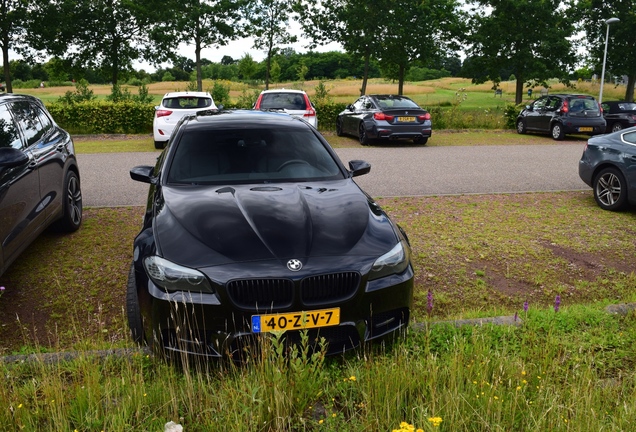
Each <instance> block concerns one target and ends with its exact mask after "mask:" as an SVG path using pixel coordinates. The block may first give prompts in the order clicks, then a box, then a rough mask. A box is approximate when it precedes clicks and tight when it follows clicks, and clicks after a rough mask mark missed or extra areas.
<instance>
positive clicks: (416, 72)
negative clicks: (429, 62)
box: [406, 66, 451, 81]
mask: <svg viewBox="0 0 636 432" xmlns="http://www.w3.org/2000/svg"><path fill="white" fill-rule="evenodd" d="M448 76H451V74H450V72H448V71H447V70H444V69H441V70H437V69H428V68H424V67H418V66H413V67H411V68H410V69H409V70H408V72H407V73H406V81H427V80H434V79H439V78H444V77H448Z"/></svg>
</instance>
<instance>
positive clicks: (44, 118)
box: [35, 107, 53, 134]
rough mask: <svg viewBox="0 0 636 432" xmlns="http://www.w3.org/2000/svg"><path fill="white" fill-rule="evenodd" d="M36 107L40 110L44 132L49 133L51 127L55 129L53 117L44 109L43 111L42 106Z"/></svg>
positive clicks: (39, 115)
mask: <svg viewBox="0 0 636 432" xmlns="http://www.w3.org/2000/svg"><path fill="white" fill-rule="evenodd" d="M35 109H36V110H37V112H38V117H39V118H40V124H41V125H42V131H43V133H44V134H47V133H49V132H50V131H51V129H53V122H52V121H51V118H50V117H49V116H48V115H46V113H45V112H44V111H42V108H40V107H35Z"/></svg>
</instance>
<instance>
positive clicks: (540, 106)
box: [532, 97, 548, 110]
mask: <svg viewBox="0 0 636 432" xmlns="http://www.w3.org/2000/svg"><path fill="white" fill-rule="evenodd" d="M547 101H548V98H546V97H542V98H540V99H537V100H536V101H534V103H533V104H532V107H533V109H535V110H539V109H543V108H545V104H546V102H547Z"/></svg>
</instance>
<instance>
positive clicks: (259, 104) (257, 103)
mask: <svg viewBox="0 0 636 432" xmlns="http://www.w3.org/2000/svg"><path fill="white" fill-rule="evenodd" d="M262 99H263V95H259V96H258V99H256V103H255V104H254V109H261V100H262Z"/></svg>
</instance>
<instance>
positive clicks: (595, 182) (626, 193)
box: [579, 127, 636, 210]
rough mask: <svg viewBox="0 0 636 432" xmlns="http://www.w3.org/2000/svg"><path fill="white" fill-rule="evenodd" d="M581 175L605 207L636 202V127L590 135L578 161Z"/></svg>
mask: <svg viewBox="0 0 636 432" xmlns="http://www.w3.org/2000/svg"><path fill="white" fill-rule="evenodd" d="M579 176H580V177H581V179H582V180H583V181H584V182H585V183H586V184H587V185H589V186H591V187H592V189H594V199H595V200H596V202H597V203H598V205H599V206H600V207H601V208H602V209H605V210H621V209H624V208H625V207H627V205H628V204H632V205H633V204H636V127H632V128H629V129H624V130H622V131H617V132H614V133H611V134H607V135H600V136H597V137H593V138H590V139H589V140H588V142H587V145H586V146H585V150H584V151H583V156H582V157H581V160H580V161H579Z"/></svg>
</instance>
